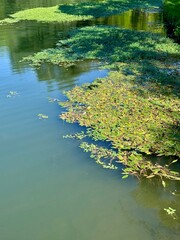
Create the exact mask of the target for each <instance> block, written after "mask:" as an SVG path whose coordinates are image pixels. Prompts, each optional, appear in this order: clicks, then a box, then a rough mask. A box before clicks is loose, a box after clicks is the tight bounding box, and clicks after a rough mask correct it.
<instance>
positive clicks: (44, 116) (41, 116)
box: [37, 113, 48, 119]
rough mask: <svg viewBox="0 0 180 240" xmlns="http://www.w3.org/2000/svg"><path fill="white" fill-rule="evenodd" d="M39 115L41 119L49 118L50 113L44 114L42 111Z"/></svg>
mask: <svg viewBox="0 0 180 240" xmlns="http://www.w3.org/2000/svg"><path fill="white" fill-rule="evenodd" d="M37 116H38V118H39V119H48V115H45V114H42V113H39V114H38V115H37Z"/></svg>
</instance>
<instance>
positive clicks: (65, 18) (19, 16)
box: [0, 6, 92, 24]
mask: <svg viewBox="0 0 180 240" xmlns="http://www.w3.org/2000/svg"><path fill="white" fill-rule="evenodd" d="M91 18H92V16H82V15H81V16H78V15H72V14H66V13H63V12H61V11H60V9H59V6H54V7H46V8H44V7H42V8H32V9H27V10H23V11H20V12H17V13H14V14H12V15H10V18H6V19H4V20H2V21H0V24H4V23H15V22H19V21H22V20H35V21H40V22H72V21H79V20H87V19H91Z"/></svg>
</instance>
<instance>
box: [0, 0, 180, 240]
mask: <svg viewBox="0 0 180 240" xmlns="http://www.w3.org/2000/svg"><path fill="white" fill-rule="evenodd" d="M17 2H19V3H17ZM72 2H73V1H68V0H67V1H61V3H72ZM75 2H78V1H75ZM79 2H82V1H79ZM84 2H86V1H84ZM58 3H59V1H58V0H46V1H45V0H36V1H35V0H24V1H10V0H0V4H1V10H0V19H3V18H5V17H7V16H8V15H9V14H11V13H14V12H16V11H19V10H22V9H26V8H32V7H38V6H53V5H56V4H58ZM87 24H89V25H93V24H104V25H111V26H119V27H121V28H126V29H135V30H138V31H151V32H154V33H159V34H165V32H164V29H163V23H162V14H161V13H160V12H158V11H155V12H143V11H141V10H137V9H136V10H134V11H132V10H131V11H128V12H125V13H123V14H121V15H114V16H111V17H106V18H98V19H96V20H91V21H86V23H85V22H72V23H67V24H65V23H64V24H60V23H38V22H34V21H23V22H19V23H16V24H14V25H1V26H0V109H1V111H0V239H1V240H121V239H125V240H126V239H127V240H178V239H179V233H180V228H179V223H180V222H179V219H174V218H172V216H170V215H168V214H167V212H166V211H165V210H164V208H166V209H167V208H169V207H171V208H173V209H176V211H177V213H179V211H180V206H179V195H178V191H179V190H178V187H179V184H178V183H177V182H175V181H174V182H173V181H167V182H166V184H167V188H166V189H164V188H163V187H162V184H161V182H160V181H156V180H145V179H144V180H138V179H136V178H134V177H129V178H127V179H124V180H123V179H121V174H120V170H118V171H113V170H108V169H103V168H101V167H100V166H99V165H97V164H96V163H95V162H94V161H93V160H92V159H91V158H90V156H89V154H87V153H84V152H83V151H82V149H80V148H79V141H78V140H72V139H65V138H63V136H64V135H66V134H71V133H74V132H77V131H79V130H81V128H80V127H79V126H78V125H73V124H68V123H66V122H63V121H62V120H60V119H59V115H60V114H61V113H62V111H64V109H63V108H61V107H60V106H59V105H58V102H57V100H60V101H63V100H65V99H66V97H65V95H64V91H66V90H69V89H72V88H73V87H74V86H76V85H82V84H83V83H86V82H92V81H94V80H95V79H96V78H99V77H105V76H107V74H108V71H107V70H100V68H99V66H98V64H97V63H95V62H90V61H85V62H84V63H79V64H77V65H75V66H72V67H69V68H63V67H58V66H54V65H51V64H43V65H42V67H41V68H39V69H35V68H32V67H30V66H29V64H28V63H25V62H21V59H22V58H23V57H25V56H28V55H30V54H33V53H36V52H38V51H40V50H42V49H46V48H49V47H54V46H55V44H56V43H57V41H58V40H59V39H63V38H66V37H67V33H68V31H69V30H71V29H74V28H77V27H79V26H83V25H87ZM38 114H45V115H47V116H48V118H47V119H39V117H38Z"/></svg>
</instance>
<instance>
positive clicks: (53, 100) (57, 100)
mask: <svg viewBox="0 0 180 240" xmlns="http://www.w3.org/2000/svg"><path fill="white" fill-rule="evenodd" d="M48 101H49V102H50V103H54V102H59V101H60V100H59V99H57V98H51V97H48Z"/></svg>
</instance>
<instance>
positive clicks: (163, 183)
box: [162, 180, 166, 188]
mask: <svg viewBox="0 0 180 240" xmlns="http://www.w3.org/2000/svg"><path fill="white" fill-rule="evenodd" d="M162 185H163V187H164V188H165V187H166V183H165V181H163V180H162Z"/></svg>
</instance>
